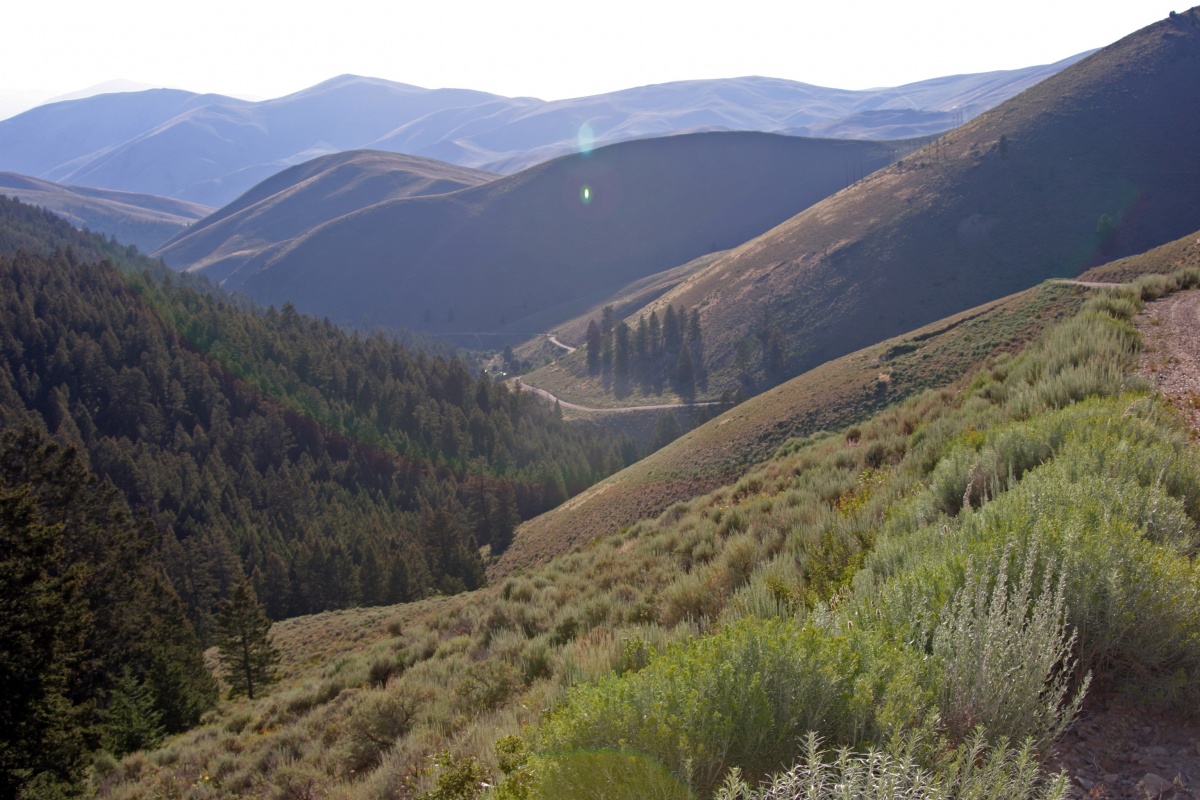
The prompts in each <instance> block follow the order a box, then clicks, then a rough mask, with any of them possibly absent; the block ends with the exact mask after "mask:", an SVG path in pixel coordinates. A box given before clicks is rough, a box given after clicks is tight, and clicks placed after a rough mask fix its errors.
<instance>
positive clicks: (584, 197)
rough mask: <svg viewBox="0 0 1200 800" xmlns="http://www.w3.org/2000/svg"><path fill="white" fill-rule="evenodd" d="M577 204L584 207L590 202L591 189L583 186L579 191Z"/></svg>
mask: <svg viewBox="0 0 1200 800" xmlns="http://www.w3.org/2000/svg"><path fill="white" fill-rule="evenodd" d="M579 202H581V203H583V204H584V205H585V206H586V205H587V204H588V203H590V202H592V187H590V186H584V187H583V188H581V189H580V190H579Z"/></svg>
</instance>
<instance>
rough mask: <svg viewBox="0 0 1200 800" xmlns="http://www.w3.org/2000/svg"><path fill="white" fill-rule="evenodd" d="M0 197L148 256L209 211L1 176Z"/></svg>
mask: <svg viewBox="0 0 1200 800" xmlns="http://www.w3.org/2000/svg"><path fill="white" fill-rule="evenodd" d="M0 194H3V195H5V196H7V197H12V198H15V199H17V200H20V201H21V202H23V203H28V204H30V205H35V206H41V207H42V208H44V209H46V210H47V211H52V212H54V213H55V214H57V215H58V216H60V217H62V218H63V219H65V220H67V221H68V222H70V223H71V224H72V225H74V226H75V227H77V228H88V229H89V230H92V231H95V232H96V233H103V234H105V235H106V236H113V237H115V238H116V239H117V240H118V241H120V242H121V243H123V244H132V245H136V246H137V247H138V248H139V249H140V250H142V251H143V252H149V251H151V250H153V249H154V248H156V247H158V246H159V245H160V244H162V243H163V242H165V241H166V240H167V239H170V238H171V237H172V236H174V235H176V234H177V233H179V232H180V231H182V230H183V229H184V228H185V227H187V226H188V225H190V224H192V223H193V222H195V221H196V220H198V219H201V218H202V217H204V216H205V215H207V214H209V213H211V212H212V210H213V209H211V208H209V207H208V206H202V205H198V204H196V203H189V202H187V201H185V200H175V199H174V198H170V197H159V196H157V195H150V194H135V193H133V192H118V191H114V190H112V189H95V188H92V187H88V186H64V185H62V184H58V183H53V182H51V181H43V180H39V179H38V178H32V177H29V176H28V175H18V174H17V173H15V172H0Z"/></svg>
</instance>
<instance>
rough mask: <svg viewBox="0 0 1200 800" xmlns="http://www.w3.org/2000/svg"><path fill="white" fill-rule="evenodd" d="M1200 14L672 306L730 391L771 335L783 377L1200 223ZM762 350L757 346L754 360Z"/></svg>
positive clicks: (792, 234) (688, 288)
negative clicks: (747, 357) (681, 310)
mask: <svg viewBox="0 0 1200 800" xmlns="http://www.w3.org/2000/svg"><path fill="white" fill-rule="evenodd" d="M1197 83H1200V9H1193V10H1191V11H1187V12H1184V13H1180V14H1177V15H1174V16H1172V17H1171V18H1169V19H1167V20H1163V21H1162V22H1159V23H1157V24H1155V25H1152V26H1150V27H1148V28H1146V29H1144V30H1141V31H1138V32H1136V33H1134V34H1131V35H1130V36H1128V37H1126V38H1125V39H1122V40H1121V41H1119V42H1117V43H1115V44H1113V45H1111V46H1109V47H1107V48H1105V49H1103V50H1101V51H1099V52H1097V53H1095V54H1093V55H1091V56H1089V57H1088V58H1086V59H1084V60H1083V61H1080V62H1079V63H1077V64H1075V65H1073V66H1071V67H1068V68H1067V69H1065V70H1063V71H1062V72H1060V73H1058V74H1057V75H1054V76H1053V77H1051V78H1048V79H1047V80H1046V81H1044V82H1042V83H1040V84H1038V85H1037V86H1034V87H1033V88H1031V89H1029V90H1027V91H1025V92H1024V93H1022V94H1021V95H1018V96H1017V97H1015V98H1013V99H1012V100H1009V101H1008V102H1006V103H1004V104H1003V105H1001V106H999V107H997V108H995V109H993V110H992V111H989V112H988V113H986V114H984V115H982V116H980V117H979V118H977V119H975V120H973V121H971V122H969V123H967V124H966V125H964V126H962V127H961V128H958V129H956V130H954V131H953V132H951V133H948V134H946V135H945V136H943V137H942V138H941V139H939V140H938V141H937V142H935V143H933V144H931V145H929V146H927V147H926V148H924V149H922V150H920V151H918V152H916V153H913V154H912V155H910V156H908V157H905V158H904V159H903V160H902V161H901V162H899V163H897V164H894V165H892V166H890V167H888V168H887V169H884V170H881V171H879V172H876V173H874V174H872V175H870V176H868V177H867V178H865V179H864V180H862V181H860V182H858V183H856V184H855V185H854V186H852V187H850V188H848V189H846V190H845V191H842V192H839V193H838V194H836V195H834V196H833V197H830V198H828V199H827V200H825V201H824V202H822V203H819V204H818V205H816V206H813V207H812V208H809V209H808V210H806V211H804V212H803V213H801V214H799V215H797V216H796V217H794V218H792V219H789V220H788V221H787V222H785V223H783V224H781V225H779V226H778V227H776V228H775V229H773V230H771V231H769V232H768V233H765V234H764V235H762V236H759V237H758V238H756V239H754V240H752V241H749V242H747V243H745V244H743V245H742V246H740V247H738V248H736V249H734V250H733V251H731V252H730V253H728V254H726V255H724V256H722V257H721V258H719V259H718V260H716V261H715V262H714V263H713V264H712V265H711V266H709V267H708V268H707V269H705V270H703V271H700V272H698V273H696V274H694V275H692V276H691V277H689V278H688V280H686V281H685V282H683V283H681V284H680V285H679V286H677V287H676V288H674V289H673V290H671V291H670V292H668V293H667V294H665V295H663V296H662V297H660V298H659V299H658V300H657V301H655V303H653V304H651V305H650V306H649V307H648V309H647V311H648V310H649V309H657V310H658V311H659V315H660V316H661V315H662V308H663V307H664V306H665V304H666V303H673V304H676V305H678V304H683V305H684V306H685V307H687V308H697V307H698V308H700V309H701V315H702V322H703V325H704V329H705V330H706V331H711V332H712V333H711V335H709V336H706V340H705V353H706V355H707V358H708V360H709V362H710V372H711V373H712V374H713V375H714V376H715V377H716V378H717V379H718V381H719V382H720V381H722V380H723V381H724V382H726V383H731V382H733V381H734V380H735V379H736V375H735V374H734V373H735V369H734V366H733V364H734V361H735V354H736V352H737V349H738V345H739V344H740V343H742V342H746V343H747V344H749V345H750V346H751V347H752V348H757V347H758V340H759V337H758V336H757V335H756V334H758V333H759V332H760V329H762V328H767V329H770V330H773V331H775V332H777V333H778V335H779V336H781V337H782V339H783V342H784V344H785V353H786V360H787V368H786V370H784V374H786V375H794V374H797V373H798V372H801V371H804V370H806V369H810V368H812V367H814V366H816V365H817V364H821V363H824V362H826V361H828V360H829V359H831V358H836V357H839V356H841V355H843V354H845V353H847V352H852V351H854V350H856V349H858V348H861V347H865V346H867V345H869V344H871V343H873V342H877V341H879V340H881V339H883V338H886V337H889V336H895V335H897V334H899V333H901V332H902V331H904V330H908V329H911V328H914V327H917V326H920V325H922V324H926V323H928V322H930V321H932V320H934V319H938V318H941V317H944V316H946V315H948V314H952V313H955V312H957V311H960V310H962V309H965V308H969V307H972V306H975V305H978V304H980V303H983V302H986V301H988V300H990V299H994V298H996V297H1000V296H1003V295H1006V294H1009V293H1010V292H1013V291H1017V290H1020V289H1024V288H1027V287H1029V286H1031V285H1033V284H1036V283H1038V282H1040V281H1042V280H1044V279H1046V278H1048V277H1052V276H1073V275H1075V274H1078V273H1079V272H1081V271H1083V270H1084V269H1086V268H1088V267H1090V266H1094V265H1097V264H1099V263H1103V262H1105V261H1108V260H1111V259H1112V258H1115V257H1120V256H1124V255H1128V254H1132V253H1138V252H1142V251H1144V250H1146V249H1149V248H1151V247H1154V246H1157V245H1160V244H1163V243H1166V242H1169V241H1171V240H1173V239H1175V238H1177V237H1179V236H1181V235H1183V234H1185V233H1187V232H1188V231H1191V230H1194V229H1195V228H1196V227H1197V225H1198V224H1200V217H1198V214H1200V211H1197V209H1200V181H1197V180H1196V175H1197V174H1200V150H1197V148H1196V147H1195V142H1196V141H1197V139H1198V138H1200V105H1197V104H1196V103H1195V102H1194V101H1195V97H1194V94H1193V92H1192V90H1191V87H1192V86H1193V85H1196V84H1197ZM755 352H757V350H756V351H755Z"/></svg>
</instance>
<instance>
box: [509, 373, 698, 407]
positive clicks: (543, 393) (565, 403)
mask: <svg viewBox="0 0 1200 800" xmlns="http://www.w3.org/2000/svg"><path fill="white" fill-rule="evenodd" d="M513 382H514V383H516V384H517V386H519V387H521V388H522V389H528V390H529V391H531V392H533V393H534V394H536V395H539V396H540V397H544V398H546V399H547V400H549V401H550V402H551V403H553V402H555V401H558V404H559V405H560V406H562V407H563V408H569V409H571V410H572V411H591V412H596V413H614V414H620V413H622V412H628V411H663V410H666V409H668V408H697V407H699V406H719V405H720V403H719V402H717V401H716V400H707V401H705V402H703V403H662V404H659V405H652V406H621V407H619V408H592V407H591V406H581V405H579V404H578V403H570V402H568V401H566V400H563V399H561V398H558V397H555V396H554V395H552V394H550V393H549V392H547V391H546V390H545V389H539V388H537V387H536V386H531V385H530V384H528V383H526V382H525V381H523V380H521V379H520V378H515V379H514V380H513Z"/></svg>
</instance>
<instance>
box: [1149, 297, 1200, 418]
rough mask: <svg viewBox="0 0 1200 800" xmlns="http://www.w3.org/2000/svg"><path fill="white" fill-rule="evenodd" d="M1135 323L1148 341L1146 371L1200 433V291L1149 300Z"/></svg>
mask: <svg viewBox="0 0 1200 800" xmlns="http://www.w3.org/2000/svg"><path fill="white" fill-rule="evenodd" d="M1135 323H1136V325H1137V327H1138V330H1140V331H1141V332H1142V338H1143V339H1144V340H1145V343H1146V350H1145V352H1144V353H1143V354H1142V374H1144V375H1146V376H1147V377H1148V378H1150V380H1151V381H1153V382H1154V385H1155V386H1156V387H1157V388H1158V390H1159V391H1160V392H1162V393H1163V395H1164V396H1165V397H1166V398H1167V399H1168V400H1169V401H1171V403H1172V404H1173V405H1175V406H1176V407H1178V408H1180V409H1182V411H1183V412H1184V414H1185V415H1186V416H1187V418H1188V424H1189V425H1190V426H1191V428H1192V431H1193V432H1200V290H1194V291H1190V292H1179V293H1177V294H1173V295H1171V296H1170V297H1166V298H1163V299H1162V300H1157V301H1155V302H1153V303H1147V304H1146V310H1145V311H1143V312H1142V313H1141V314H1140V315H1138V318H1137V320H1135Z"/></svg>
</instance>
